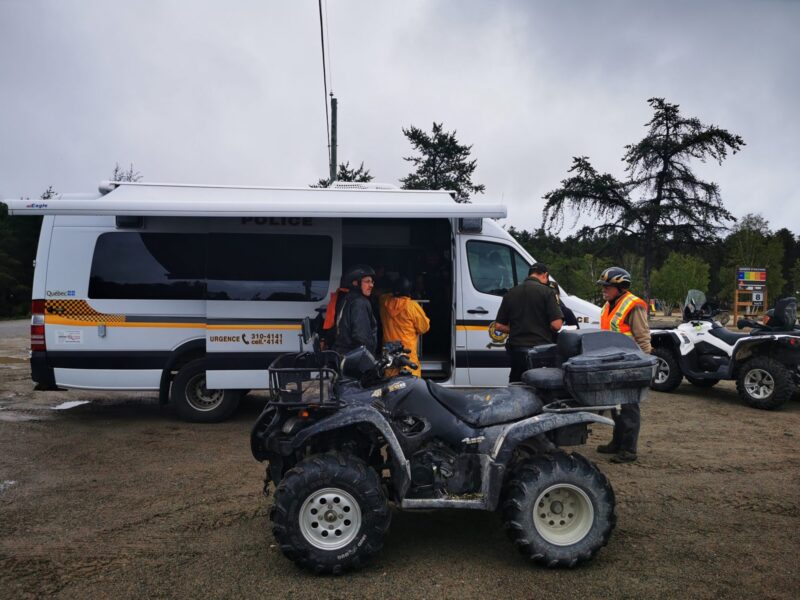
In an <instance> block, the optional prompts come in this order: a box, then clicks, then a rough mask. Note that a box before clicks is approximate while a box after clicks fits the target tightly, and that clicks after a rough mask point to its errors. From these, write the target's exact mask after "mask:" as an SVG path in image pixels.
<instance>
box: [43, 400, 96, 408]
mask: <svg viewBox="0 0 800 600" xmlns="http://www.w3.org/2000/svg"><path fill="white" fill-rule="evenodd" d="M81 404H89V401H88V400H70V401H69V402H62V403H61V404H59V405H58V406H53V407H52V410H69V409H70V408H75V407H76V406H80V405H81Z"/></svg>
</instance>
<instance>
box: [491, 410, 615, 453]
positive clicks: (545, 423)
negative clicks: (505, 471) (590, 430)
mask: <svg viewBox="0 0 800 600" xmlns="http://www.w3.org/2000/svg"><path fill="white" fill-rule="evenodd" d="M609 408H610V407H609ZM578 423H602V424H603V425H611V426H613V425H614V421H612V420H611V419H609V418H608V417H601V416H600V415H596V414H594V413H590V412H576V413H543V414H540V415H536V416H535V417H530V418H529V419H524V420H523V421H518V422H517V423H513V424H511V425H509V426H508V427H507V428H506V429H504V430H503V432H502V433H501V434H500V436H499V437H498V438H497V440H496V441H495V443H494V448H492V454H491V456H492V459H493V460H494V461H495V462H498V463H500V464H503V465H506V464H508V461H509V460H510V459H511V453H512V452H513V451H514V448H516V447H517V445H518V444H519V443H520V442H523V441H525V440H527V439H528V438H532V437H536V436H537V435H540V434H542V433H545V432H547V431H552V430H554V429H559V428H560V427H566V426H567V425H576V424H578Z"/></svg>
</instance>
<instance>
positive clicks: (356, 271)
mask: <svg viewBox="0 0 800 600" xmlns="http://www.w3.org/2000/svg"><path fill="white" fill-rule="evenodd" d="M364 277H375V269H373V268H372V267H370V266H369V265H353V266H352V267H350V268H349V269H347V270H346V271H345V272H344V275H343V276H342V283H343V284H344V285H343V287H348V288H351V289H353V281H358V283H361V280H362V279H364ZM356 287H358V285H356Z"/></svg>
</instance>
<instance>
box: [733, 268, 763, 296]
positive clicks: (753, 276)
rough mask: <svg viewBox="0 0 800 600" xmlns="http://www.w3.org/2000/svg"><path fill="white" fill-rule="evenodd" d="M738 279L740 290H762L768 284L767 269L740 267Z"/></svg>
mask: <svg viewBox="0 0 800 600" xmlns="http://www.w3.org/2000/svg"><path fill="white" fill-rule="evenodd" d="M736 281H737V282H738V286H739V289H740V290H753V291H756V290H757V291H761V290H762V289H764V287H765V286H766V285H767V270H766V269H762V268H758V267H739V271H738V272H737V274H736Z"/></svg>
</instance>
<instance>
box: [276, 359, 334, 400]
mask: <svg viewBox="0 0 800 600" xmlns="http://www.w3.org/2000/svg"><path fill="white" fill-rule="evenodd" d="M338 379H339V355H338V354H337V353H336V352H333V351H331V350H326V351H322V352H300V353H290V354H281V355H280V356H279V357H278V358H276V359H275V360H274V361H273V362H272V364H271V365H270V366H269V393H270V403H272V404H280V405H284V406H302V405H309V404H315V405H326V404H327V405H331V404H336V403H338V398H337V394H336V382H337V380H338Z"/></svg>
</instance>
